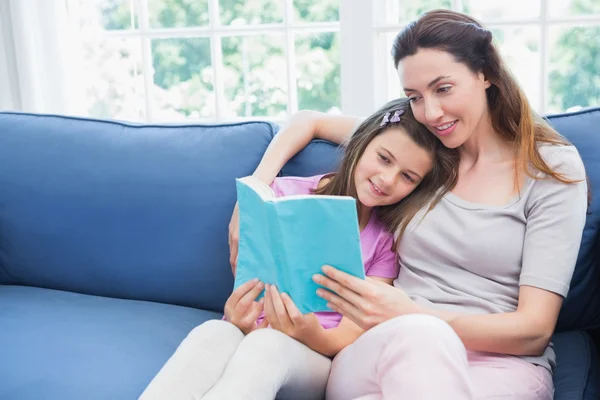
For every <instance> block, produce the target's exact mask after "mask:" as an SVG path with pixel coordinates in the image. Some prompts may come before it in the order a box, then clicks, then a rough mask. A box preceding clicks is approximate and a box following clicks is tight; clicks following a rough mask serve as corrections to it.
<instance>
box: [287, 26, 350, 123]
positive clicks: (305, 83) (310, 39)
mask: <svg viewBox="0 0 600 400" xmlns="http://www.w3.org/2000/svg"><path fill="white" fill-rule="evenodd" d="M339 37H340V35H339V33H334V32H331V33H321V34H311V35H298V36H297V37H296V61H297V66H298V69H297V71H298V72H297V74H298V75H297V82H298V107H299V109H309V110H317V111H323V112H339V110H340V40H339Z"/></svg>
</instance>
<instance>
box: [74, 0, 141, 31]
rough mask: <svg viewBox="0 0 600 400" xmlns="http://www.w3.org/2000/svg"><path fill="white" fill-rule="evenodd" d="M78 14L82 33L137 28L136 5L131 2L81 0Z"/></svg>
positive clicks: (127, 0) (123, 0)
mask: <svg viewBox="0 0 600 400" xmlns="http://www.w3.org/2000/svg"><path fill="white" fill-rule="evenodd" d="M79 13H80V21H79V23H80V24H81V30H82V32H84V33H88V32H94V31H99V30H119V29H132V28H137V27H138V15H137V13H138V10H137V4H136V2H135V1H133V0H81V1H80V3H79Z"/></svg>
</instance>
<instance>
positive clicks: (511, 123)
mask: <svg viewBox="0 0 600 400" xmlns="http://www.w3.org/2000/svg"><path fill="white" fill-rule="evenodd" d="M419 49H435V50H441V51H444V52H447V53H449V54H451V55H452V56H453V57H454V58H455V60H456V61H457V62H460V63H463V64H465V65H466V66H467V67H468V68H469V69H470V70H471V71H472V72H474V73H479V72H482V73H483V75H484V76H485V78H486V79H487V80H488V81H489V82H490V83H491V86H490V87H489V88H488V89H487V90H486V95H487V101H488V107H489V110H490V117H491V121H492V126H493V128H494V129H495V130H496V131H497V132H498V133H499V134H500V135H501V136H502V137H503V138H505V139H506V140H507V141H508V142H510V143H513V144H514V146H515V150H516V152H517V157H516V160H515V167H516V168H515V173H516V179H515V185H517V188H520V179H519V176H520V174H519V172H520V171H524V172H525V173H526V174H527V175H529V176H530V177H531V178H536V176H535V172H536V171H531V170H530V168H529V163H531V165H532V166H533V167H534V168H535V169H536V170H537V171H540V172H542V173H544V174H546V175H547V176H550V177H552V178H554V179H556V180H558V181H560V182H563V183H573V182H575V181H572V180H569V179H568V178H566V177H565V176H564V175H563V174H561V173H559V172H556V171H554V170H552V168H550V166H548V164H547V163H546V161H544V159H543V158H542V156H541V155H540V152H539V149H538V144H540V143H551V144H558V145H568V144H569V142H568V141H567V140H566V139H565V138H563V137H562V136H561V135H560V134H559V133H558V132H556V131H555V130H554V129H553V128H552V127H551V126H550V125H549V124H548V123H546V122H545V121H544V120H543V119H542V118H541V117H540V116H538V115H537V114H536V113H535V112H534V111H533V109H532V108H531V105H530V104H529V101H528V100H527V97H526V96H525V94H524V92H523V90H522V89H521V88H520V86H519V85H518V83H517V81H516V80H515V78H514V77H513V75H512V74H511V72H510V70H509V69H508V68H507V66H506V65H505V64H504V62H503V61H502V57H501V56H500V53H499V52H498V49H497V48H496V46H495V44H494V43H493V41H492V33H491V32H490V31H489V30H487V29H485V28H484V27H483V26H482V25H481V24H480V23H479V22H478V21H477V20H475V19H473V18H471V17H469V16H467V15H465V14H461V13H458V12H455V11H450V10H434V11H430V12H428V13H425V14H423V15H422V16H421V17H420V18H418V19H417V20H416V21H413V22H411V23H410V24H409V25H407V26H406V27H405V28H404V29H403V30H402V31H401V32H400V33H398V35H397V36H396V39H395V40H394V44H393V47H392V56H393V58H394V67H395V68H396V69H397V68H398V64H399V63H400V61H401V60H402V59H403V58H405V57H407V56H411V55H414V54H416V53H417V51H418V50H419Z"/></svg>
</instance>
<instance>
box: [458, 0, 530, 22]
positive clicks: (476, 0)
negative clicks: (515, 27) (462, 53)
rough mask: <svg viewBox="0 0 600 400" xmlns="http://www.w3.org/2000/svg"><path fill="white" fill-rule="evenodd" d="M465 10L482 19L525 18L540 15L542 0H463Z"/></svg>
mask: <svg viewBox="0 0 600 400" xmlns="http://www.w3.org/2000/svg"><path fill="white" fill-rule="evenodd" d="M462 4H463V12H464V13H467V14H469V15H471V16H473V17H475V18H477V19H478V20H480V21H483V22H485V21H490V20H491V21H497V20H502V19H525V18H536V17H539V16H540V7H541V3H540V0H526V1H524V0H486V1H481V0H463V1H462Z"/></svg>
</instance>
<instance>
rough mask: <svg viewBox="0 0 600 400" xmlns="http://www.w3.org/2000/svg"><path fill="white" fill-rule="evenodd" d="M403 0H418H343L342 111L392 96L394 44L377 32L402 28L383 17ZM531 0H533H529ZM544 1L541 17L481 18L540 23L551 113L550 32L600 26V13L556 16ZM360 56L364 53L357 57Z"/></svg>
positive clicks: (459, 4) (458, 4) (456, 1)
mask: <svg viewBox="0 0 600 400" xmlns="http://www.w3.org/2000/svg"><path fill="white" fill-rule="evenodd" d="M402 1H418V0H401V1H400V2H399V1H398V0H373V1H372V0H352V1H344V0H341V2H340V31H341V32H342V34H341V60H340V62H341V74H342V76H341V82H342V88H341V90H342V92H341V93H342V94H341V99H342V111H343V112H344V113H347V114H352V115H367V114H369V113H371V112H372V111H373V110H374V109H376V108H377V107H378V106H380V105H382V104H383V103H385V102H386V101H388V100H389V99H390V98H391V97H392V96H401V95H402V93H390V92H389V86H390V85H389V83H390V79H397V77H396V76H393V75H394V74H390V73H389V71H390V64H391V62H392V61H391V55H390V49H388V48H386V47H385V43H384V41H383V40H377V37H378V36H379V35H380V34H383V33H390V32H393V33H395V32H399V31H400V29H402V28H403V27H404V25H402V24H384V23H381V22H380V21H381V20H382V19H383V17H384V16H385V15H386V13H387V12H393V8H394V7H398V5H399V4H401V2H402ZM527 1H530V0H527ZM536 1H541V4H540V7H541V11H540V15H539V16H538V17H537V18H527V19H502V20H481V22H482V23H483V24H484V25H485V26H486V27H487V28H490V29H494V28H499V27H506V26H527V25H529V26H537V27H540V30H541V40H540V65H539V66H538V68H539V71H540V74H539V79H540V82H539V85H540V94H539V98H538V99H531V100H532V101H536V102H537V103H538V104H539V105H540V107H539V109H538V112H540V113H545V112H546V105H547V100H548V74H549V72H548V65H549V53H550V48H549V46H550V44H549V41H548V33H549V30H550V27H553V26H558V25H562V26H600V15H590V16H587V15H584V16H565V17H552V16H551V15H550V13H549V12H548V7H549V0H536ZM462 8H463V1H462V0H453V1H452V9H453V10H456V11H461V10H462ZM357 54H358V55H360V56H357Z"/></svg>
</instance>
